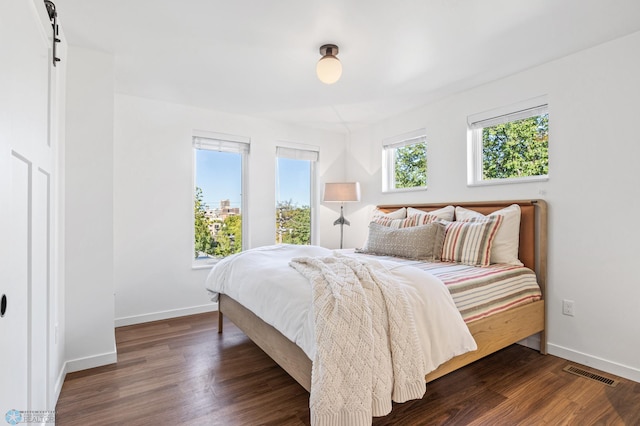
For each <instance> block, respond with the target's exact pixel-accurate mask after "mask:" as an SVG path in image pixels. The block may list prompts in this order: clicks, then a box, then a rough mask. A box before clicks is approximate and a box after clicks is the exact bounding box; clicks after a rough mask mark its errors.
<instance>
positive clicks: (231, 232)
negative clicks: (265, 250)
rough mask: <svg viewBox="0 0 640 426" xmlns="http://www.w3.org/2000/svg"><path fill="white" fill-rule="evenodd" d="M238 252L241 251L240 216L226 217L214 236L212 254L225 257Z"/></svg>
mask: <svg viewBox="0 0 640 426" xmlns="http://www.w3.org/2000/svg"><path fill="white" fill-rule="evenodd" d="M240 251H242V216H240V215H233V216H227V217H226V218H225V219H224V221H223V222H222V226H220V230H219V231H218V233H217V234H216V247H215V252H214V254H215V255H216V256H218V257H225V256H229V255H231V254H234V253H238V252H240Z"/></svg>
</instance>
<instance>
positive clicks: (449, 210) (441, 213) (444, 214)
mask: <svg viewBox="0 0 640 426" xmlns="http://www.w3.org/2000/svg"><path fill="white" fill-rule="evenodd" d="M454 211H455V208H454V207H453V206H447V207H443V208H441V209H438V210H431V211H429V212H425V211H424V210H420V209H414V208H413V207H408V208H407V217H409V216H413V215H424V214H428V215H431V216H435V217H437V218H438V219H442V220H448V221H449V222H451V221H452V220H453V212H454Z"/></svg>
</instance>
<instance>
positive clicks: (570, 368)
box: [562, 365, 619, 387]
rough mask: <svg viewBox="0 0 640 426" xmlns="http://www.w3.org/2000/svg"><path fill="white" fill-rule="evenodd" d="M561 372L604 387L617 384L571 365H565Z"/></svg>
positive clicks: (615, 381)
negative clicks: (598, 383)
mask: <svg viewBox="0 0 640 426" xmlns="http://www.w3.org/2000/svg"><path fill="white" fill-rule="evenodd" d="M562 370H563V371H566V372H567V373H571V374H575V375H576V376H582V377H586V378H587V379H591V380H595V381H596V382H600V383H604V384H605V385H607V386H611V387H614V386H617V385H618V383H619V382H618V380H613V379H610V378H608V377H604V376H601V375H599V374H594V373H590V372H588V371H586V370H583V369H581V368H578V367H574V366H573V365H567V366H566V367H565V368H563V369H562Z"/></svg>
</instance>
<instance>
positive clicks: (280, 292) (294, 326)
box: [206, 244, 477, 374]
mask: <svg viewBox="0 0 640 426" xmlns="http://www.w3.org/2000/svg"><path fill="white" fill-rule="evenodd" d="M331 254H332V251H331V250H328V249H325V248H322V247H317V246H294V245H284V244H283V245H276V246H267V247H260V248H256V249H251V250H247V251H244V252H241V253H238V254H236V255H233V256H230V257H227V258H225V259H223V260H221V261H220V262H218V263H217V264H216V265H215V266H214V268H213V269H212V270H211V272H210V273H209V276H208V277H207V281H206V287H207V289H208V290H209V291H211V292H213V293H214V299H213V300H214V301H215V300H217V294H218V293H224V294H227V295H228V296H230V297H231V298H233V299H235V300H236V301H238V302H240V303H241V304H242V305H243V306H245V307H246V308H248V309H249V310H251V311H252V312H254V313H255V314H256V315H257V316H258V317H260V318H261V319H262V320H263V321H265V322H266V323H268V324H270V325H272V326H273V327H275V328H276V329H277V330H279V331H280V332H281V333H282V334H283V335H284V336H285V337H287V338H288V339H289V340H291V341H292V342H294V343H296V344H297V345H298V346H300V348H302V350H303V351H304V352H305V353H306V354H307V356H308V357H309V358H310V359H314V357H315V352H316V348H315V338H314V334H313V333H314V332H313V330H314V327H313V312H312V309H311V306H312V304H311V287H310V284H309V281H308V280H307V279H306V278H305V277H304V276H302V274H300V273H299V272H298V271H296V270H294V269H293V268H292V267H291V266H289V262H290V260H291V259H292V258H294V257H301V256H310V257H318V256H330V255H331ZM352 256H358V255H357V254H353V255H352ZM375 261H376V262H379V264H380V265H381V266H382V267H384V268H385V269H386V270H387V272H388V273H389V274H390V276H392V277H393V278H395V279H396V280H397V281H398V283H399V284H400V285H401V286H403V287H405V288H406V290H407V292H408V293H409V295H410V300H411V304H412V305H413V308H414V310H415V315H416V317H415V318H416V326H417V332H418V337H419V339H420V343H421V346H422V350H423V353H424V356H425V372H424V373H425V374H427V373H429V372H431V371H433V370H435V369H436V368H437V367H438V366H439V365H440V364H442V363H444V362H446V361H447V360H449V359H451V358H453V357H454V356H457V355H461V354H463V353H466V352H468V351H472V350H475V349H477V346H476V343H475V341H474V340H473V337H472V336H471V333H470V332H469V329H468V328H467V326H466V325H465V323H464V321H463V320H462V317H461V315H460V313H459V312H458V310H457V309H456V307H455V304H454V303H453V300H452V298H451V295H450V294H449V291H448V290H447V288H446V287H445V285H444V284H443V283H442V281H440V280H439V279H438V278H436V277H434V276H433V275H431V274H429V273H428V272H425V271H422V270H420V269H417V268H414V267H412V266H410V265H403V264H400V263H396V262H393V261H382V260H381V261H378V260H375ZM284 295H286V296H284Z"/></svg>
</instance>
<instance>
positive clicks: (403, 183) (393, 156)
mask: <svg viewBox="0 0 640 426" xmlns="http://www.w3.org/2000/svg"><path fill="white" fill-rule="evenodd" d="M382 162H383V167H382V190H383V191H384V192H392V191H407V190H416V189H426V188H427V137H426V131H425V130H424V129H420V130H417V131H414V132H411V133H406V134H403V135H399V136H395V137H392V138H387V139H385V140H384V141H383V142H382Z"/></svg>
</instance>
